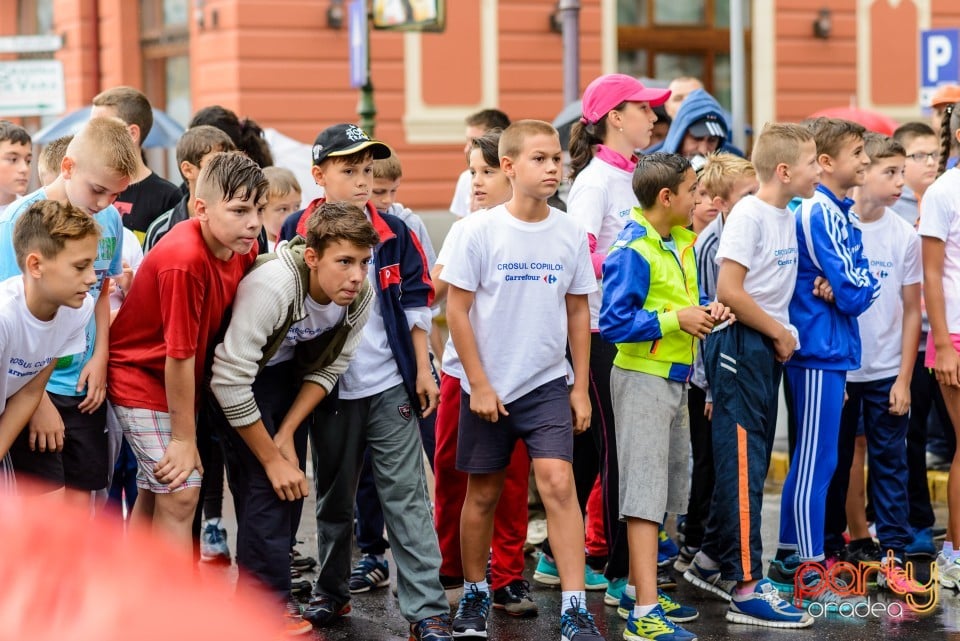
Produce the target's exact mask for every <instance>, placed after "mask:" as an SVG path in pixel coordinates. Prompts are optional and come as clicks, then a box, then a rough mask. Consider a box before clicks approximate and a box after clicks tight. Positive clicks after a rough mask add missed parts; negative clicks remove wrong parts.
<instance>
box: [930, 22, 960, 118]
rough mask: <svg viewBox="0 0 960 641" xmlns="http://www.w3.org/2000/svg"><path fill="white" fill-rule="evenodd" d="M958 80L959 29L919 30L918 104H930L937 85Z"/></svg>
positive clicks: (959, 67) (959, 71) (959, 62)
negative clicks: (919, 91)
mask: <svg viewBox="0 0 960 641" xmlns="http://www.w3.org/2000/svg"><path fill="white" fill-rule="evenodd" d="M957 82H960V29H926V30H924V31H921V32H920V90H921V96H920V104H921V105H923V106H927V105H929V104H930V96H931V95H932V94H933V92H934V90H936V88H937V87H939V86H940V85H944V84H954V83H957Z"/></svg>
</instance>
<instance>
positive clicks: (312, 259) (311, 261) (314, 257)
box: [303, 247, 320, 269]
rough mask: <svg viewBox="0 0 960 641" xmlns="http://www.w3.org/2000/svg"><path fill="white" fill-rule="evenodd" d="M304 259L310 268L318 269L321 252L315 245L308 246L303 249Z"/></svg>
mask: <svg viewBox="0 0 960 641" xmlns="http://www.w3.org/2000/svg"><path fill="white" fill-rule="evenodd" d="M303 260H304V261H305V262H306V263H307V267H309V268H310V269H316V268H317V265H318V264H319V263H320V254H319V253H318V252H317V250H316V249H314V248H313V247H307V248H306V249H304V250H303Z"/></svg>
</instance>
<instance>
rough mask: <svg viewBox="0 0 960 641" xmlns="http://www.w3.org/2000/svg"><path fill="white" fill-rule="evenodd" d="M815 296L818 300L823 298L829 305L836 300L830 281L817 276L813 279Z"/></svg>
mask: <svg viewBox="0 0 960 641" xmlns="http://www.w3.org/2000/svg"><path fill="white" fill-rule="evenodd" d="M813 295H814V296H816V297H817V298H822V299H823V300H824V301H825V302H827V303H832V302H833V301H834V300H835V299H834V297H833V288H832V287H830V281H828V280H827V279H826V278H824V277H823V276H817V277H816V278H814V279H813Z"/></svg>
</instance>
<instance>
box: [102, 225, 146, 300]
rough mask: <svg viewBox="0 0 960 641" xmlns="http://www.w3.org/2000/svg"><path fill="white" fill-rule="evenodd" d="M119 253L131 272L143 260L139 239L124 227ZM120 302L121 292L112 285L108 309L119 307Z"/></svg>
mask: <svg viewBox="0 0 960 641" xmlns="http://www.w3.org/2000/svg"><path fill="white" fill-rule="evenodd" d="M120 255H121V256H122V257H123V260H124V261H126V263H127V264H128V265H130V269H132V270H133V273H134V274H136V273H137V270H138V269H140V263H142V262H143V247H141V246H140V239H139V238H137V235H136V234H134V233H133V232H132V231H130V230H129V229H127V228H126V227H124V228H123V249H122V250H121V252H120ZM121 303H123V294H122V293H121V292H120V291H118V289H117V288H116V287H114V289H113V291H112V292H111V293H110V309H111V310H117V309H120V305H121Z"/></svg>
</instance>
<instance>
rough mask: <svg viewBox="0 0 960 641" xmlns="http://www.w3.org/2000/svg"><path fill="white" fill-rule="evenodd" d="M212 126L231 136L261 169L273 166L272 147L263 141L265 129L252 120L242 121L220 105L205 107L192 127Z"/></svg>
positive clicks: (192, 123)
mask: <svg viewBox="0 0 960 641" xmlns="http://www.w3.org/2000/svg"><path fill="white" fill-rule="evenodd" d="M197 125H211V126H213V127H216V128H217V129H219V130H220V131H222V132H224V133H225V134H227V135H228V136H230V140H232V141H233V144H234V145H235V146H236V147H237V149H238V150H240V151H242V152H243V153H245V154H247V155H248V156H250V158H251V159H253V161H254V162H255V163H257V165H259V166H260V167H269V166H270V165H272V164H273V155H272V154H271V153H270V145H268V144H267V141H266V140H264V139H263V129H261V128H260V125H258V124H257V123H256V122H255V121H253V120H251V119H250V118H244V119H243V120H240V119H239V118H238V117H237V114H235V113H234V112H233V111H231V110H229V109H227V108H226V107H222V106H220V105H211V106H209V107H204V108H203V109H201V110H200V111H198V112H197V113H195V114H194V115H193V119H192V120H191V121H190V127H196V126H197Z"/></svg>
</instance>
